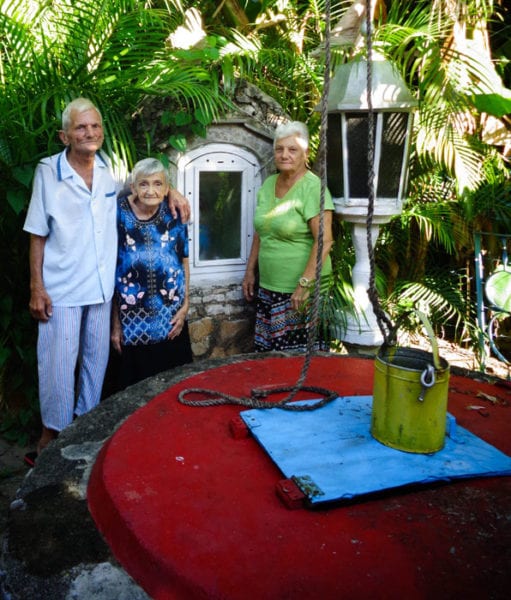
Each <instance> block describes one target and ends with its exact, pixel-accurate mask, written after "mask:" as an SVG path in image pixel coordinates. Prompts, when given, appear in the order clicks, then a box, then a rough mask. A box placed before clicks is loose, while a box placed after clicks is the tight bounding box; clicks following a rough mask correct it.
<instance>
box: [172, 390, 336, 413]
mask: <svg viewBox="0 0 511 600" xmlns="http://www.w3.org/2000/svg"><path fill="white" fill-rule="evenodd" d="M296 387H297V386H296V385H295V386H285V387H279V388H273V389H271V390H263V389H261V388H255V389H253V390H252V394H251V396H250V398H246V397H243V396H241V397H237V396H231V395H230V394H226V393H224V392H218V391H215V390H207V389H203V388H188V389H186V390H182V391H181V392H179V394H178V400H179V402H181V404H186V405H187V406H218V405H221V404H239V405H241V406H247V407H250V408H283V409H285V410H291V411H306V410H316V409H317V408H320V407H321V406H325V404H328V403H329V402H331V401H332V400H335V398H337V397H338V395H339V394H338V393H337V392H333V391H331V390H327V389H325V388H322V387H317V386H313V385H304V386H300V388H299V390H301V391H304V392H312V393H314V394H321V395H322V396H323V399H322V400H319V401H318V402H315V403H314V404H296V403H293V404H290V399H289V398H284V399H283V400H278V401H277V402H268V401H265V400H263V398H266V397H267V396H269V395H270V394H279V393H282V392H287V391H290V390H291V391H293V392H295V391H299V390H297V389H296ZM188 394H202V395H203V396H206V398H202V399H199V400H188V399H186V396H187V395H188Z"/></svg>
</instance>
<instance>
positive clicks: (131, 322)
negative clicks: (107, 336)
mask: <svg viewBox="0 0 511 600" xmlns="http://www.w3.org/2000/svg"><path fill="white" fill-rule="evenodd" d="M168 192H169V179H168V173H167V171H166V169H165V167H164V166H163V164H162V163H161V162H160V161H159V160H156V159H153V158H146V159H144V160H141V161H139V162H138V163H137V164H136V165H135V167H134V169H133V173H132V184H131V194H130V195H128V196H124V197H121V198H120V199H119V204H118V214H117V227H118V232H119V248H118V256H117V269H116V278H115V296H114V300H115V302H114V309H113V318H112V335H111V339H112V344H113V346H114V348H115V349H116V350H117V351H118V352H120V354H121V367H120V369H121V373H120V384H121V387H126V386H127V385H132V384H133V383H136V382H137V381H140V380H142V379H145V378H146V377H150V376H151V375H155V374H156V373H159V372H161V371H164V370H167V369H171V368H173V367H176V366H179V365H183V364H185V363H189V362H191V361H192V351H191V345H190V336H189V333H188V323H187V319H186V317H187V313H188V306H189V303H188V287H189V277H190V276H189V266H188V230H187V226H186V225H183V224H182V223H181V221H180V219H179V218H174V217H173V216H172V214H171V212H170V210H169V207H168V204H167V202H163V199H164V198H165V196H166V195H167V194H168Z"/></svg>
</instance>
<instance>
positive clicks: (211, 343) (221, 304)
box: [188, 283, 255, 360]
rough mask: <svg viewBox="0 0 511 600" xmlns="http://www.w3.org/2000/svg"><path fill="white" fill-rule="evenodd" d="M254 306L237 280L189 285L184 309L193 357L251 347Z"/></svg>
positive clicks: (220, 354)
mask: <svg viewBox="0 0 511 600" xmlns="http://www.w3.org/2000/svg"><path fill="white" fill-rule="evenodd" d="M254 315H255V312H254V306H253V305H250V304H248V303H247V302H246V301H245V299H244V298H243V293H242V291H241V285H240V284H239V283H233V284H226V285H210V286H207V287H206V286H194V285H191V286H190V310H189V313H188V320H189V327H190V338H191V342H192V351H193V355H194V358H195V359H198V360H200V359H204V358H220V357H223V356H231V355H233V354H243V353H246V352H251V351H252V350H253V338H254Z"/></svg>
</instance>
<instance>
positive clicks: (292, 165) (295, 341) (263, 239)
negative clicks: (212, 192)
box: [243, 121, 334, 352]
mask: <svg viewBox="0 0 511 600" xmlns="http://www.w3.org/2000/svg"><path fill="white" fill-rule="evenodd" d="M273 147H274V153H275V165H276V167H277V170H278V173H276V174H274V175H271V176H270V177H268V178H267V179H266V180H265V182H264V183H263V185H262V186H261V188H260V190H259V192H258V195H257V208H256V212H255V217H254V226H255V230H256V233H255V234H254V239H253V243H252V249H251V251H250V256H249V259H248V263H247V269H246V272H245V277H244V279H243V295H244V296H245V299H246V300H248V301H251V300H253V299H254V294H255V284H256V274H257V271H258V272H259V289H258V293H257V303H256V329H255V349H256V351H258V352H263V351H267V350H295V351H304V350H305V348H306V345H307V322H306V317H305V315H304V314H303V312H300V308H301V307H303V304H304V302H305V301H306V300H307V298H308V296H309V294H310V293H311V290H312V288H313V286H314V284H315V281H314V279H315V274H316V260H317V247H318V239H319V229H320V194H321V181H320V179H319V177H317V176H316V175H314V174H313V173H312V172H311V171H310V170H309V169H308V168H307V158H308V152H309V132H308V130H307V127H306V125H305V124H304V123H300V122H298V121H292V122H289V123H285V124H282V125H279V126H278V127H277V129H276V130H275V137H274V143H273ZM324 208H325V212H324V232H323V254H322V257H321V259H322V263H323V266H322V272H321V276H322V278H324V277H327V276H328V275H329V274H330V273H331V270H332V266H331V262H330V257H329V253H330V249H331V247H332V212H333V208H334V206H333V203H332V197H331V196H330V193H329V192H328V191H327V192H326V194H325V206H324Z"/></svg>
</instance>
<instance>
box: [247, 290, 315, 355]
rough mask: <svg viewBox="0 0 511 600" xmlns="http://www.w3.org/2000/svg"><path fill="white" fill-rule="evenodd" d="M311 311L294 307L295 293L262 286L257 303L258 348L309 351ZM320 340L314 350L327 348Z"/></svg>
mask: <svg viewBox="0 0 511 600" xmlns="http://www.w3.org/2000/svg"><path fill="white" fill-rule="evenodd" d="M309 329H310V326H309V320H308V317H307V314H304V313H301V312H297V311H296V310H294V309H293V308H292V307H291V294H287V293H282V292H272V291H271V290H267V289H265V288H259V292H258V295H257V302H256V324H255V339H254V349H255V351H256V352H268V351H270V350H282V351H288V350H289V351H294V352H305V351H306V350H307V339H308V335H309ZM324 346H325V345H324V344H323V343H321V342H318V341H316V343H315V344H314V350H316V351H317V350H321V349H324Z"/></svg>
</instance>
